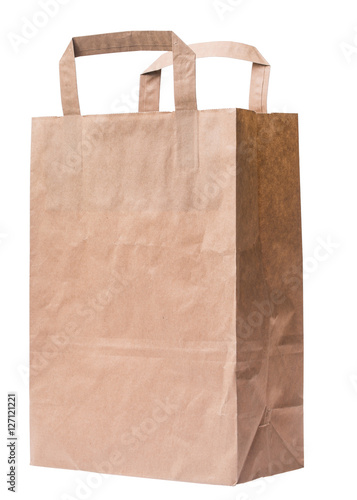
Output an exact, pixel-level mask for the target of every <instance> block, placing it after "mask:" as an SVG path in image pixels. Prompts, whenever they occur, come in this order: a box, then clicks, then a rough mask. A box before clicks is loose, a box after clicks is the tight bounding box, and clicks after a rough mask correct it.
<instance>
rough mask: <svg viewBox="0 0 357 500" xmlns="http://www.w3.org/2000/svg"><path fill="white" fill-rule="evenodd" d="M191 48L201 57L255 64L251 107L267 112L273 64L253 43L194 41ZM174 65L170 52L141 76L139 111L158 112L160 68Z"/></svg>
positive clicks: (251, 87)
mask: <svg viewBox="0 0 357 500" xmlns="http://www.w3.org/2000/svg"><path fill="white" fill-rule="evenodd" d="M189 47H190V48H191V49H192V50H193V51H194V52H195V53H196V58H200V57H230V58H232V59H240V60H243V61H250V62H252V63H253V67H252V76H251V82H250V96H249V109H251V110H253V111H256V112H257V113H266V112H267V97H268V84H269V74H270V64H269V63H268V62H267V61H266V60H265V59H264V57H263V56H262V55H261V54H260V52H259V51H258V50H257V49H256V48H255V47H252V46H251V45H245V44H243V43H237V42H206V43H194V44H192V45H189ZM171 64H172V55H171V54H170V53H166V54H163V55H162V56H160V57H159V58H158V59H157V60H156V61H155V62H154V63H153V64H151V66H149V67H148V68H147V69H146V70H145V71H144V72H143V73H142V75H141V76H140V96H139V111H158V110H159V101H160V82H161V69H162V68H165V67H166V66H170V65H171Z"/></svg>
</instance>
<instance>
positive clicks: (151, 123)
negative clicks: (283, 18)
mask: <svg viewBox="0 0 357 500" xmlns="http://www.w3.org/2000/svg"><path fill="white" fill-rule="evenodd" d="M131 50H169V51H172V55H171V57H170V56H169V55H167V54H164V55H163V56H162V57H161V58H159V59H158V60H157V61H156V62H155V63H154V64H153V65H152V66H151V67H150V68H149V69H148V70H147V71H146V72H145V74H144V75H142V77H141V94H140V111H142V113H129V114H119V115H91V116H81V115H80V110H79V103H78V95H77V85H76V72H75V59H74V58H75V57H78V56H84V55H92V54H102V53H108V52H121V51H131ZM195 53H196V54H197V57H205V56H225V57H234V58H237V59H245V60H249V61H252V62H253V63H254V64H253V72H252V84H251V97H250V110H241V109H224V110H223V109H216V110H205V111H197V105H196V91H195V59H196V55H195ZM172 62H173V65H174V82H175V112H159V111H158V105H159V89H160V72H161V68H162V67H164V66H165V65H168V64H171V63H172ZM60 72H61V94H62V103H63V112H64V116H63V117H43V118H34V119H33V125H32V127H33V128H32V158H31V367H30V368H31V370H30V414H31V415H30V416H31V464H33V465H40V466H48V467H58V468H68V469H81V470H88V471H95V472H103V473H113V474H125V475H131V476H143V477H153V478H164V479H175V480H182V481H194V482H203V483H215V484H228V485H232V484H236V483H237V482H244V481H248V480H251V479H254V478H257V477H260V476H265V475H271V474H275V473H279V472H284V471H288V470H293V469H297V468H300V467H302V466H303V437H302V436H303V432H302V402H303V394H302V369H303V367H302V362H303V354H302V353H303V343H302V282H301V278H302V256H301V230H300V195H299V161H298V121H297V115H295V114H280V113H274V114H267V113H266V98H267V86H268V76H269V65H268V63H267V62H266V61H265V59H264V58H263V57H262V56H261V55H260V54H259V53H258V51H257V50H256V49H254V48H253V47H249V46H245V45H241V44H236V43H226V42H224V43H223V42H217V43H214V44H199V45H195V46H192V48H189V47H188V46H187V45H185V44H184V43H183V42H182V41H181V40H180V39H179V38H178V37H177V36H176V35H174V34H173V33H172V32H127V33H116V34H108V35H96V36H89V37H80V38H74V39H73V40H72V41H71V43H70V44H69V46H68V48H67V50H66V52H65V54H64V56H63V57H62V59H61V63H60Z"/></svg>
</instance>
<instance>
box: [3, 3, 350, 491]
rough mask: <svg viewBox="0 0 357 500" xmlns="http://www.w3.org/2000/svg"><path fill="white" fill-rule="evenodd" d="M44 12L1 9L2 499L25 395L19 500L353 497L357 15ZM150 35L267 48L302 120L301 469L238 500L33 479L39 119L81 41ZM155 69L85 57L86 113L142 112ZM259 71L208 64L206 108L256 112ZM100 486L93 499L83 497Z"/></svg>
mask: <svg viewBox="0 0 357 500" xmlns="http://www.w3.org/2000/svg"><path fill="white" fill-rule="evenodd" d="M44 1H45V2H46V1H47V0H44ZM52 1H53V0H52ZM40 4H41V2H40V1H38V0H26V1H25V0H16V1H13V2H9V1H7V2H2V4H1V10H0V18H1V54H2V55H1V68H2V72H1V73H2V74H1V79H0V85H1V92H0V98H1V104H0V110H1V112H0V123H1V150H0V151H1V170H0V177H1V178H0V273H1V279H0V308H1V315H0V325H1V351H0V352H1V365H0V366H1V398H0V401H1V404H0V437H1V438H0V491H1V493H0V495H1V498H4V496H5V497H6V498H10V497H11V495H13V494H11V493H8V492H7V491H6V488H7V486H6V472H7V470H8V466H7V463H6V458H7V450H6V429H7V421H6V416H7V414H6V413H7V412H6V401H7V398H6V395H7V392H8V391H17V393H18V398H19V405H18V411H19V418H18V435H19V441H18V470H19V472H18V477H19V480H18V484H17V491H18V493H17V498H19V499H21V500H22V499H29V498H36V499H37V500H42V499H46V500H52V499H58V500H66V499H67V500H68V499H71V500H73V499H74V498H75V499H78V498H90V499H92V498H93V499H99V498H105V499H106V500H113V499H119V498H120V499H157V500H160V499H166V498H171V499H176V498H177V499H178V498H182V496H184V497H185V498H186V499H187V500H191V499H194V498H195V499H196V498H197V497H199V498H204V499H207V500H210V499H222V500H253V499H258V498H259V499H273V498H274V500H279V499H284V500H285V499H286V498H287V497H288V498H289V499H290V500H293V499H300V498H308V499H314V498H324V499H330V498H331V499H332V498H355V495H356V490H357V484H356V479H355V478H356V470H357V458H356V445H357V437H356V422H357V418H356V417H357V356H356V352H357V335H356V309H357V307H356V283H357V272H356V250H357V236H356V234H357V228H356V204H357V202H356V192H357V176H356V169H357V162H356V156H357V148H356V141H357V3H356V1H355V0H339V1H337V0H334V1H331V0H315V1H312V0H300V1H287V0H176V1H175V2H174V1H169V0H126V1H122V0H100V1H99V0H98V1H95V0H61V4H62V5H59V1H58V12H56V13H55V14H54V15H53V17H50V18H47V19H46V17H45V18H44V17H43V14H42V15H41V12H42V13H43V12H44V8H43V7H42V6H41V5H40ZM32 21H36V22H37V24H39V23H42V26H41V27H38V28H37V29H36V31H34V32H33V33H32V34H31V32H30V29H29V27H28V26H29V25H28V23H29V22H31V23H32ZM26 26H27V31H26V29H25V27H26ZM141 29H143V30H173V31H175V32H176V33H177V34H178V36H179V37H181V38H182V39H183V40H184V41H185V42H186V43H194V42H202V41H210V40H233V41H238V42H244V43H247V44H251V45H254V46H256V47H257V48H258V49H259V50H260V51H261V53H262V54H263V55H264V57H265V58H266V59H267V60H268V61H269V62H270V63H271V65H272V73H271V80H270V90H269V100H268V110H269V111H270V112H273V111H280V112H298V113H299V130H300V162H301V191H302V210H303V214H302V215H303V245H304V257H305V275H304V278H305V280H304V287H305V290H304V291H305V299H304V300H305V348H306V356H305V447H306V451H305V453H306V455H305V458H306V465H305V469H302V470H298V471H295V472H290V473H286V474H282V475H279V476H275V477H273V478H268V479H260V480H258V481H254V482H252V483H248V484H243V485H239V486H236V487H234V488H233V487H223V486H208V485H196V484H189V483H176V482H171V481H159V480H152V479H150V480H149V479H137V478H128V477H119V476H99V475H98V477H96V478H93V477H92V476H89V474H88V473H86V472H78V471H67V470H59V469H49V468H42V467H32V466H31V467H30V466H29V424H28V421H29V410H28V405H29V398H28V378H27V370H28V274H29V170H30V139H31V117H32V116H45V115H50V116H51V115H61V114H62V111H61V106H60V93H59V77H58V61H59V59H60V57H61V55H62V53H63V51H64V50H65V48H66V46H67V44H68V43H69V41H70V39H71V37H72V36H79V35H89V34H95V33H106V32H115V31H126V30H141ZM24 30H25V32H26V36H27V38H25V39H22V40H21V39H19V38H17V43H15V42H14V39H15V38H16V37H21V36H22V37H23V31H24ZM29 35H31V38H29ZM19 40H20V42H19ZM156 55H157V54H156V53H151V52H145V53H144V52H141V53H130V54H111V55H105V56H100V57H99V56H98V57H87V58H80V59H79V60H78V61H77V68H78V80H79V95H80V101H81V108H82V114H94V113H112V112H133V111H135V110H136V107H137V84H138V75H139V73H140V72H141V71H142V70H143V69H145V68H146V67H147V66H148V65H149V64H150V63H151V62H152V61H153V60H154V59H155V58H156ZM249 72H250V64H249V63H246V62H239V61H234V60H228V59H225V60H223V59H207V60H199V61H198V105H199V108H201V109H203V108H221V107H222V108H224V107H247V100H248V88H249ZM163 87H164V89H163V96H162V97H163V99H162V102H163V107H162V109H172V107H173V90H172V89H173V85H172V72H170V70H168V69H167V70H165V71H164V83H163ZM321 244H322V247H327V250H326V248H325V249H323V248H322V247H321ZM73 439H75V436H73ZM95 479H96V482H95V481H94V480H95ZM88 481H89V482H90V483H91V487H90V488H87V489H85V490H83V488H80V489H78V485H79V484H82V485H83V484H85V483H86V482H88ZM99 483H100V484H99Z"/></svg>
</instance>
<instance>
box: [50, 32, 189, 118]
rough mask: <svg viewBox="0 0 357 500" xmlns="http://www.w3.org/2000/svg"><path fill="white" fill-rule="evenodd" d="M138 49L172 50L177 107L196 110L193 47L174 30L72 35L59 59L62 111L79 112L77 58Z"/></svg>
mask: <svg viewBox="0 0 357 500" xmlns="http://www.w3.org/2000/svg"><path fill="white" fill-rule="evenodd" d="M138 50H165V51H166V50H170V51H172V54H173V65H174V89H175V106H176V109H177V110H182V109H184V110H187V109H197V102H196V55H195V53H194V52H193V50H192V49H190V48H189V47H188V46H187V45H186V44H185V43H184V42H183V41H182V40H181V39H180V38H179V37H178V36H177V35H175V33H173V32H172V31H126V32H121V33H107V34H104V35H92V36H81V37H75V38H72V40H71V42H70V44H69V45H68V47H67V49H66V51H65V53H64V54H63V56H62V58H61V60H60V84H61V99H62V108H63V114H64V115H79V114H80V107H79V100H78V88H77V76H76V65H75V57H80V56H89V55H94V54H108V53H113V52H130V51H138ZM171 64H172V60H171Z"/></svg>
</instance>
